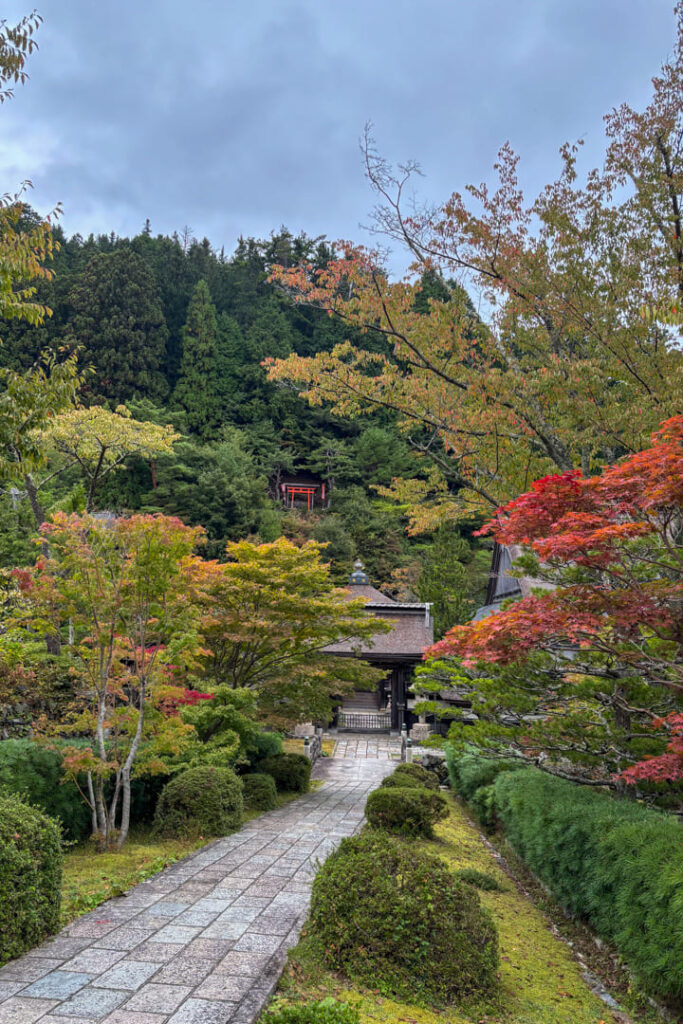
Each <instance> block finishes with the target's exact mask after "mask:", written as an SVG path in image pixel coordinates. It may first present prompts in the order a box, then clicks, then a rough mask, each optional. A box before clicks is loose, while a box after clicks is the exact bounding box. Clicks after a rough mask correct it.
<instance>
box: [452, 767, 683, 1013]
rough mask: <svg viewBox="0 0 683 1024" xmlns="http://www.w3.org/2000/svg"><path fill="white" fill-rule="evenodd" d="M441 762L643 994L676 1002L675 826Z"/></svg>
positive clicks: (679, 913)
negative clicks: (608, 947)
mask: <svg viewBox="0 0 683 1024" xmlns="http://www.w3.org/2000/svg"><path fill="white" fill-rule="evenodd" d="M448 757H449V772H450V777H451V779H452V780H454V781H455V787H456V789H457V791H458V792H459V793H460V794H461V795H462V796H464V797H465V798H466V799H468V800H469V802H470V803H471V804H472V805H473V806H474V807H475V808H477V807H478V808H479V809H480V813H481V808H484V809H485V810H486V809H488V810H487V813H488V814H489V815H490V816H495V819H496V821H497V823H498V824H499V825H500V826H501V827H502V828H503V830H504V832H505V835H506V836H507V838H508V840H509V842H510V843H511V845H512V846H513V847H514V849H515V850H516V851H517V853H518V854H519V855H520V856H521V857H522V859H523V860H524V861H525V862H526V864H528V866H529V867H530V868H531V870H532V871H533V872H534V874H535V875H536V876H537V877H538V878H539V879H540V880H541V881H542V882H544V883H545V885H547V886H548V888H549V889H550V890H551V891H552V892H553V893H554V895H555V896H556V897H557V899H558V900H559V901H560V903H562V905H563V906H564V907H565V908H566V909H567V910H568V911H570V912H571V913H572V914H574V915H576V916H577V917H579V918H581V919H583V920H585V921H586V922H587V923H588V924H590V926H591V927H592V928H593V929H594V930H595V931H596V932H597V933H598V934H599V935H601V936H602V937H603V938H605V939H607V940H609V941H611V942H613V943H614V945H615V946H616V948H617V950H618V951H619V953H620V954H621V956H622V957H623V958H624V960H625V962H626V963H627V964H628V966H629V968H630V969H631V971H632V972H633V974H634V975H635V977H636V978H637V979H638V980H639V982H640V983H641V984H642V985H643V986H644V987H645V988H646V989H647V990H648V991H650V992H651V993H652V994H654V995H658V996H665V997H668V998H680V997H681V996H683V827H682V826H681V824H679V822H677V821H676V820H675V819H674V818H671V817H668V816H666V815H665V814H661V813H659V812H657V811H653V810H650V809H648V808H646V807H643V806H642V805H641V804H638V803H635V802H633V801H631V800H621V799H618V798H617V797H615V796H612V795H610V794H608V793H605V792H604V791H599V790H595V789H591V788H588V787H582V786H579V785H576V784H574V783H572V782H568V781H566V780H565V779H559V778H557V777H555V776H552V775H549V774H547V773H545V772H541V771H539V770H538V769H536V768H521V769H520V768H519V767H517V770H515V771H511V770H510V762H509V761H508V762H494V761H491V760H490V759H483V758H478V757H477V756H476V755H472V754H468V755H466V756H464V757H462V758H456V757H454V755H453V753H452V751H451V752H449V754H448ZM476 783H479V785H478V786H477V785H476Z"/></svg>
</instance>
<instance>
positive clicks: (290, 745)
mask: <svg viewBox="0 0 683 1024" xmlns="http://www.w3.org/2000/svg"><path fill="white" fill-rule="evenodd" d="M335 742H336V741H335V740H330V739H327V740H323V757H332V754H333V753H334V747H335ZM282 749H283V750H284V752H285V753H286V754H303V752H304V741H303V740H302V739H295V738H291V739H285V740H283V741H282Z"/></svg>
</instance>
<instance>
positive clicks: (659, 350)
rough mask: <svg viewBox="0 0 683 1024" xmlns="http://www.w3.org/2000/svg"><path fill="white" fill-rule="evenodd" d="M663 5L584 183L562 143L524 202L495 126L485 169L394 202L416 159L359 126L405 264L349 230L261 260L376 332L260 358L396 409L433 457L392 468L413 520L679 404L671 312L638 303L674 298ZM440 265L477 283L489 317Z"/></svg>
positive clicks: (327, 391) (679, 277)
mask: <svg viewBox="0 0 683 1024" xmlns="http://www.w3.org/2000/svg"><path fill="white" fill-rule="evenodd" d="M677 19H678V34H677V41H676V46H675V50H674V55H673V57H672V59H671V60H670V61H669V62H667V63H666V64H665V65H664V66H663V68H662V70H661V74H660V75H659V76H658V77H656V78H655V79H654V80H653V87H654V91H653V95H652V99H651V102H650V104H649V105H648V106H647V107H646V109H645V110H643V111H642V112H637V111H635V110H633V109H631V108H630V107H629V106H627V105H623V106H621V107H619V108H618V109H617V110H614V111H613V112H612V113H611V114H610V115H608V117H607V118H606V132H607V149H606V157H605V163H604V166H603V168H602V169H601V170H594V171H592V172H591V173H590V174H588V176H587V177H586V179H585V180H584V181H583V182H580V181H579V178H578V174H577V166H576V156H577V150H576V147H572V146H569V145H567V146H565V147H564V148H563V150H562V159H563V171H562V174H561V175H560V177H559V179H558V180H557V181H555V182H553V183H551V184H550V185H548V186H547V187H546V188H545V189H544V190H543V191H542V192H541V194H540V195H539V196H538V197H537V198H536V199H535V200H534V201H533V202H529V201H528V200H526V199H525V197H524V195H523V193H522V190H521V188H520V186H519V184H518V180H517V157H516V156H515V154H514V153H513V152H512V150H511V148H510V147H509V146H508V145H505V146H504V147H503V149H502V150H501V153H500V157H499V160H498V162H497V164H496V165H495V171H496V174H497V178H498V182H497V186H496V187H494V188H489V187H488V186H487V185H480V186H477V187H469V188H468V189H467V190H466V193H467V194H466V195H465V196H464V197H463V195H462V194H461V193H459V192H455V193H454V194H453V195H452V196H451V197H450V199H448V200H447V201H446V202H445V203H444V204H443V206H442V207H441V208H440V209H438V210H435V211H434V210H430V211H423V212H420V211H417V212H412V213H411V215H407V214H406V212H405V210H404V206H403V201H402V196H403V195H405V192H406V182H407V180H408V178H409V177H410V175H411V173H412V171H413V170H414V167H410V166H409V167H405V168H402V170H401V171H400V172H398V173H396V172H394V171H393V170H392V169H391V168H390V167H389V166H388V164H387V163H386V162H385V161H384V160H383V159H382V158H381V157H380V156H378V155H377V153H376V151H375V150H374V148H373V144H372V140H371V139H370V138H369V137H368V138H367V140H366V159H367V169H368V174H369V177H370V180H371V182H372V184H373V186H374V188H375V190H376V191H377V193H378V194H379V197H380V206H379V208H378V211H377V216H378V221H379V228H380V229H381V230H383V231H384V232H385V233H387V234H388V235H389V236H390V237H392V238H394V239H397V240H400V241H401V242H402V243H404V244H405V245H406V246H407V247H408V248H409V250H410V252H411V253H412V255H413V257H414V264H413V267H412V275H409V277H408V278H407V279H406V280H404V281H400V282H397V283H392V282H390V281H389V280H388V278H387V276H386V274H385V273H384V272H383V270H382V268H381V261H380V257H379V256H378V254H377V253H376V252H369V251H367V250H363V249H360V248H357V247H354V246H351V245H346V246H342V247H341V250H340V251H341V253H342V256H341V258H340V259H337V260H335V261H332V262H331V263H330V264H329V265H328V266H327V267H326V268H325V269H323V270H318V271H315V270H314V269H313V268H312V267H311V265H310V264H309V265H305V266H300V267H298V268H290V269H285V268H282V267H281V268H279V269H277V268H276V270H275V273H274V278H275V279H276V280H277V281H278V282H279V283H280V284H281V285H282V286H284V287H285V288H286V289H287V290H288V291H289V292H290V293H291V294H293V295H294V296H295V297H297V298H298V299H300V300H302V301H304V302H308V303H313V304H315V305H318V306H320V307H322V308H324V309H326V310H328V311H329V312H330V313H331V315H333V316H335V317H338V318H341V320H343V321H344V322H345V323H348V324H349V326H350V327H354V328H361V330H363V331H365V332H367V333H369V334H371V335H374V336H376V337H379V338H380V339H384V345H383V346H380V351H379V352H378V351H377V348H378V346H377V344H375V345H374V346H373V347H374V349H375V351H374V352H368V351H367V350H365V349H364V348H363V347H362V346H358V345H356V346H354V345H352V344H350V343H344V344H341V345H338V346H337V347H336V348H335V349H333V350H332V351H331V352H329V353H327V352H325V353H321V354H319V355H317V356H315V357H313V358H309V359H302V358H299V357H297V356H291V357H289V358H288V359H284V360H278V361H276V362H274V363H273V364H272V365H271V367H270V376H271V379H274V380H289V381H294V382H295V383H296V384H298V385H299V387H300V388H301V390H302V391H303V393H304V394H306V395H307V397H308V399H309V401H310V402H311V403H312V404H321V403H330V404H331V405H332V406H333V408H334V410H335V411H336V412H338V413H341V414H344V415H349V416H357V415H359V414H362V413H363V412H367V411H370V410H372V409H377V408H378V407H380V408H388V409H391V410H393V411H394V412H395V413H396V414H397V415H398V417H399V420H400V422H401V424H402V425H403V427H404V429H405V431H406V433H407V434H408V435H409V436H410V437H411V439H412V440H413V443H414V445H415V447H416V448H417V449H418V450H421V451H422V452H423V454H424V456H425V457H426V458H428V459H429V460H430V462H431V467H432V469H431V476H430V478H429V479H428V480H427V481H410V482H406V483H402V482H399V483H397V485H396V486H395V487H394V494H395V495H396V496H397V497H398V498H399V499H400V500H402V501H405V502H406V503H407V504H408V505H409V506H410V507H411V509H412V511H413V525H414V527H415V528H418V529H419V528H423V527H425V526H427V525H430V524H433V522H434V517H431V518H430V515H429V508H430V506H431V508H432V510H435V511H436V513H437V516H436V517H435V518H436V521H438V519H440V518H441V517H443V515H454V516H458V515H461V514H462V513H463V511H464V512H465V513H466V514H471V513H472V512H473V511H476V512H481V511H484V512H488V511H490V510H492V509H493V508H495V507H497V506H498V505H500V504H501V503H504V502H505V501H507V500H509V499H511V498H513V497H515V496H516V495H517V494H519V493H520V492H522V491H524V490H525V489H527V488H528V486H529V485H530V483H531V482H532V481H533V480H534V479H538V478H539V477H542V476H544V475H545V474H547V473H549V472H556V471H557V470H560V471H564V470H568V469H572V468H574V467H581V468H583V470H584V472H588V471H590V469H591V467H596V466H599V465H601V464H604V463H606V462H612V461H613V460H614V458H615V456H616V455H618V454H623V453H625V452H629V451H633V452H635V451H639V450H640V449H641V448H642V447H643V446H644V444H645V443H647V438H648V436H649V433H650V432H651V431H652V430H653V429H655V428H656V426H657V424H658V423H660V422H661V421H663V420H664V419H666V418H667V417H668V416H670V415H673V414H676V413H677V412H680V411H681V404H682V402H683V351H682V349H681V345H680V331H679V330H676V329H675V327H672V325H670V324H668V323H666V322H663V318H660V317H659V316H658V315H657V314H656V313H655V315H654V316H651V315H645V313H644V311H646V310H655V311H657V310H666V309H671V308H672V307H679V306H680V301H681V298H682V297H683V222H682V219H681V206H682V203H683V152H682V151H681V147H680V138H681V134H682V132H683V5H681V4H679V5H678V6H677ZM426 273H428V274H431V275H434V274H437V275H441V277H442V279H443V282H444V285H445V291H446V294H445V296H444V294H441V295H440V296H438V297H435V298H432V299H430V300H428V301H427V302H426V303H425V302H423V301H421V295H422V293H421V287H422V286H421V281H422V280H423V279H424V276H425V274H426ZM453 278H456V279H457V280H458V281H465V282H467V284H468V287H469V288H470V289H472V288H476V289H478V291H479V293H480V295H481V297H482V306H481V308H482V309H483V310H484V311H487V321H488V322H487V323H483V322H481V321H479V320H478V319H477V318H476V317H475V316H473V311H472V307H471V306H468V304H467V302H466V301H464V298H463V294H462V289H461V288H460V287H457V286H453V285H452V284H450V285H449V281H451V280H452V279H453ZM454 494H457V501H456V502H455V503H454V502H453V495H454Z"/></svg>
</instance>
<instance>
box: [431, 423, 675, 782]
mask: <svg viewBox="0 0 683 1024" xmlns="http://www.w3.org/2000/svg"><path fill="white" fill-rule="evenodd" d="M682 510H683V416H677V417H674V418H672V419H669V420H667V421H666V422H665V423H664V424H662V426H661V428H660V430H658V431H657V432H656V433H655V434H654V435H653V437H652V446H651V447H650V448H648V449H646V450H645V451H642V452H638V453H637V454H636V455H633V456H630V457H628V458H625V459H624V460H622V461H621V462H619V463H617V464H615V465H613V466H610V467H608V468H607V469H606V470H605V471H604V472H603V473H602V474H601V475H600V476H594V477H590V478H583V477H581V475H580V473H579V472H576V471H573V472H567V473H561V474H558V475H554V476H548V477H545V478H543V479H542V480H538V481H537V482H536V483H535V484H534V485H533V488H532V490H531V491H529V492H528V493H526V494H523V495H521V496H520V497H519V498H516V499H515V500H514V501H511V502H509V503H508V504H507V505H505V506H504V507H503V508H501V509H499V510H498V512H497V513H496V516H495V517H494V519H492V520H491V521H490V522H489V523H487V524H486V525H485V526H484V527H483V528H482V530H481V531H480V533H482V534H491V535H492V536H493V537H494V539H495V540H496V541H497V542H498V543H499V544H505V545H519V546H521V548H522V550H523V554H522V555H521V557H520V558H518V559H517V561H516V562H515V571H516V572H518V574H520V575H521V574H524V575H528V576H531V577H533V578H535V579H537V580H538V581H539V583H540V584H545V585H546V587H547V585H550V586H551V588H552V589H546V590H545V592H538V591H536V592H534V593H533V594H532V595H531V596H528V597H525V598H523V599H522V600H519V601H517V602H515V603H514V604H511V605H510V606H509V607H507V608H505V609H504V610H503V611H501V612H500V613H499V614H492V615H489V616H487V617H485V618H483V619H481V620H479V621H474V622H470V623H468V624H467V625H464V626H456V627H454V628H453V629H452V630H450V632H449V633H447V634H446V636H445V637H444V639H443V640H441V641H440V642H439V643H437V644H435V645H434V646H433V647H432V648H431V649H430V651H429V652H428V657H430V658H434V657H444V656H449V655H455V656H457V657H458V658H460V660H461V661H462V662H463V664H464V665H465V666H475V665H481V664H482V663H488V664H490V663H498V664H501V665H509V664H512V663H514V662H519V661H524V660H525V659H527V658H529V657H530V656H531V655H532V654H534V653H536V652H539V651H542V652H546V653H549V654H551V655H552V656H553V661H554V664H555V665H558V664H559V665H564V668H565V671H566V672H567V673H571V674H573V675H575V676H581V675H582V674H583V675H586V674H590V675H593V676H595V675H597V676H602V677H604V678H605V679H606V680H612V682H613V684H614V685H613V690H614V693H615V694H616V699H618V700H619V701H620V702H621V703H620V707H619V711H620V715H621V720H622V722H626V725H627V727H628V724H629V721H630V719H631V718H633V720H634V721H638V723H639V724H638V729H639V731H640V734H641V735H642V728H643V724H644V723H643V715H642V714H641V711H642V709H641V708H636V707H631V706H630V704H629V701H628V698H627V697H626V696H625V694H624V688H623V686H622V685H621V682H622V680H625V679H628V678H636V679H638V680H639V682H640V683H641V684H642V683H645V684H646V685H647V686H648V687H650V688H651V690H652V692H653V693H655V694H657V695H659V697H661V701H660V706H662V704H664V705H666V704H667V703H668V705H669V707H668V709H667V710H668V713H661V712H659V713H657V712H656V711H655V710H654V708H653V709H652V710H649V711H647V712H646V714H645V720H646V721H645V725H646V727H647V729H648V731H652V730H653V729H654V732H655V733H657V732H658V731H659V732H661V733H662V734H663V735H664V736H665V737H667V738H670V740H671V742H670V743H669V745H668V747H667V750H666V753H663V754H661V755H657V756H654V757H652V758H648V759H647V760H646V761H642V762H640V763H639V764H637V765H634V766H632V767H629V768H627V769H626V770H625V771H624V772H623V773H622V778H623V779H625V781H627V782H636V781H637V780H638V779H649V780H651V781H662V780H667V779H675V778H683V715H680V714H678V713H677V704H678V702H679V701H680V698H681V695H683V615H682V614H681V606H682V602H683V545H682V544H681V540H682V538H683V515H682Z"/></svg>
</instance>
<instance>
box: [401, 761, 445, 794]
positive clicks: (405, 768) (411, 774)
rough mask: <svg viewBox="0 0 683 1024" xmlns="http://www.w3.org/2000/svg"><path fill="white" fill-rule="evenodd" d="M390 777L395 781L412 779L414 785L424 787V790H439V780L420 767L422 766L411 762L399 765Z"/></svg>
mask: <svg viewBox="0 0 683 1024" xmlns="http://www.w3.org/2000/svg"><path fill="white" fill-rule="evenodd" d="M392 777H393V778H395V779H396V778H398V779H400V778H407V779H412V780H413V784H414V785H417V786H424V787H425V789H438V788H439V780H438V779H437V777H436V775H435V774H434V772H428V771H427V769H426V768H423V767H422V765H419V764H413V763H412V762H410V763H407V762H406V763H405V764H399V765H398V767H397V768H396V769H395V771H394V774H393V776H392Z"/></svg>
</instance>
